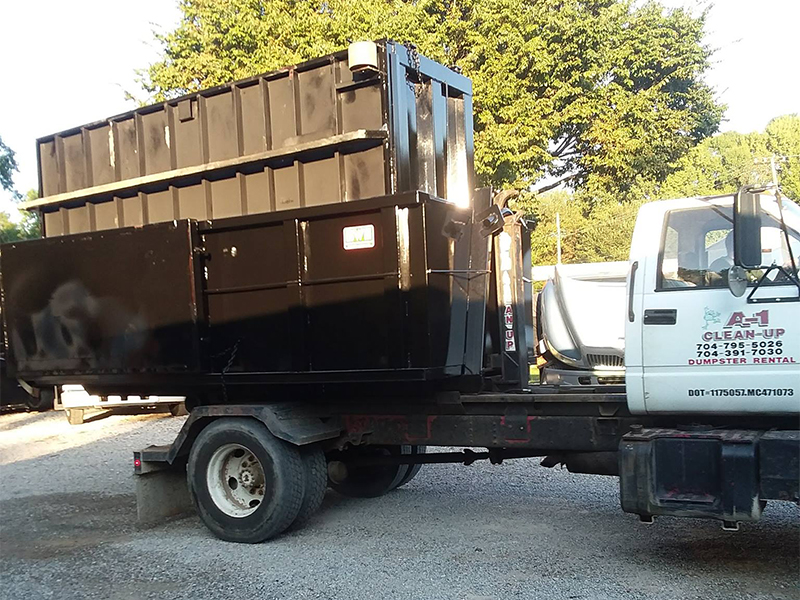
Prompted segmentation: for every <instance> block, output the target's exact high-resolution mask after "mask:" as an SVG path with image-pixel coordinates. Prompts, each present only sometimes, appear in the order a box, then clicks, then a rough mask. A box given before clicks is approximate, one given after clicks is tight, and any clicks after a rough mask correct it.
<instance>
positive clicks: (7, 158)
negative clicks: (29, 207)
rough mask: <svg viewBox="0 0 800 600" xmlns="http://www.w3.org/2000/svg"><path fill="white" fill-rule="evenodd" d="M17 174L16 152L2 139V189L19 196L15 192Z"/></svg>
mask: <svg viewBox="0 0 800 600" xmlns="http://www.w3.org/2000/svg"><path fill="white" fill-rule="evenodd" d="M16 172H17V157H16V155H15V154H14V151H13V150H12V149H11V148H9V147H8V146H6V145H5V144H4V143H3V138H2V137H0V188H2V189H3V191H6V192H11V193H12V194H14V195H15V196H17V195H18V194H17V193H16V191H15V190H14V173H16Z"/></svg>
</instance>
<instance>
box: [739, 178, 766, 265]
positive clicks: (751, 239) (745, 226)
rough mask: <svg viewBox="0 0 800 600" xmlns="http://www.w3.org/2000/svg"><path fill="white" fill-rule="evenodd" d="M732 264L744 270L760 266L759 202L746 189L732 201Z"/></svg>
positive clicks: (755, 196) (757, 196) (756, 196)
mask: <svg viewBox="0 0 800 600" xmlns="http://www.w3.org/2000/svg"><path fill="white" fill-rule="evenodd" d="M733 263H734V264H735V265H737V266H739V267H742V268H744V269H757V268H759V267H760V266H761V202H760V198H759V195H758V194H755V193H753V192H751V191H749V190H748V189H747V188H746V187H743V188H741V189H740V190H739V193H738V194H736V197H735V198H734V201H733Z"/></svg>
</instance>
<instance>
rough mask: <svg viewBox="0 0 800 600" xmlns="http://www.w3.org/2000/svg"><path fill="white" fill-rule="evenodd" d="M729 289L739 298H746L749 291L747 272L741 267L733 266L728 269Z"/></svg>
mask: <svg viewBox="0 0 800 600" xmlns="http://www.w3.org/2000/svg"><path fill="white" fill-rule="evenodd" d="M728 289H729V290H730V291H731V294H733V295H734V296H736V297H737V298H741V297H742V296H744V293H745V292H746V291H747V271H745V270H744V269H743V268H742V267H740V266H739V265H733V266H732V267H731V268H730V269H728Z"/></svg>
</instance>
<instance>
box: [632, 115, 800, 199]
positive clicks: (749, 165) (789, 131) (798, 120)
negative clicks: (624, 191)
mask: <svg viewBox="0 0 800 600" xmlns="http://www.w3.org/2000/svg"><path fill="white" fill-rule="evenodd" d="M773 154H774V155H775V158H776V161H777V166H778V170H779V173H778V180H779V182H780V184H781V187H782V189H783V192H784V194H786V196H787V197H789V198H791V199H793V200H794V201H795V202H798V201H800V117H798V116H797V115H784V116H781V117H776V118H775V119H772V120H771V121H770V122H769V124H768V125H767V127H766V129H765V131H764V132H753V133H747V134H742V133H736V132H734V131H731V132H727V133H722V134H719V135H716V136H714V137H712V138H708V139H706V140H704V141H703V142H701V143H700V144H699V145H698V146H696V147H695V148H692V150H690V151H689V153H688V154H686V155H685V156H684V157H683V158H681V159H680V160H679V161H678V162H677V163H676V165H675V166H676V170H675V171H674V172H673V173H672V174H670V175H669V176H668V177H667V178H666V179H665V180H664V181H663V182H660V183H659V182H645V183H644V184H642V185H640V186H638V187H637V188H636V193H638V194H639V196H640V197H642V198H650V199H666V198H682V197H687V196H705V195H712V194H727V193H733V192H735V191H736V190H738V189H739V188H740V187H741V186H743V185H746V184H759V183H769V182H771V181H772V173H771V169H770V165H769V161H770V157H771V156H772V155H773Z"/></svg>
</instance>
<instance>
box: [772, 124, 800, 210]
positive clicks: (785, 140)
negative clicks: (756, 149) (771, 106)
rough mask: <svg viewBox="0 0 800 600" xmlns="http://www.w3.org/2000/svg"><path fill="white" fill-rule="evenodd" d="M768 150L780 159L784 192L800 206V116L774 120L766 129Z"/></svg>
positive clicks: (781, 181)
mask: <svg viewBox="0 0 800 600" xmlns="http://www.w3.org/2000/svg"><path fill="white" fill-rule="evenodd" d="M766 136H767V150H768V151H769V152H771V153H773V154H775V155H776V156H777V157H779V158H780V159H782V160H780V162H779V165H778V166H779V168H780V174H779V179H780V183H781V188H782V189H783V192H784V193H785V194H786V195H787V196H788V197H789V198H791V199H792V200H794V201H795V202H797V203H798V204H800V115H797V114H792V115H784V116H782V117H776V118H775V119H772V120H771V121H770V122H769V123H768V124H767V128H766Z"/></svg>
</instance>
